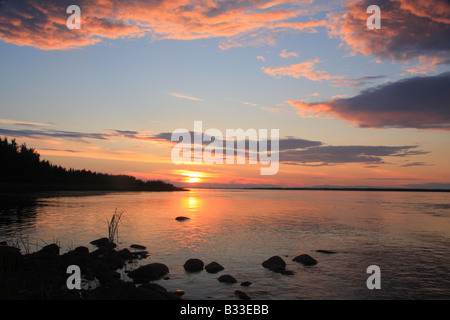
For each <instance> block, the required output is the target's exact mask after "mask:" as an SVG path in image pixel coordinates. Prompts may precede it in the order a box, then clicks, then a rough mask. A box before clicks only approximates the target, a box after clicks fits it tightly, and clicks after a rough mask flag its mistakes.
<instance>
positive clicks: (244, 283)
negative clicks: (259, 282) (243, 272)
mask: <svg viewBox="0 0 450 320" xmlns="http://www.w3.org/2000/svg"><path fill="white" fill-rule="evenodd" d="M251 284H252V283H251V282H250V281H244V282H241V286H243V287H248V286H250V285H251Z"/></svg>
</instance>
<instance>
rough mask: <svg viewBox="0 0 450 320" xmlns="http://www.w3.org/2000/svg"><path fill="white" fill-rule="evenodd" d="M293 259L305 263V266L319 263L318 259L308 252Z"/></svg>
mask: <svg viewBox="0 0 450 320" xmlns="http://www.w3.org/2000/svg"><path fill="white" fill-rule="evenodd" d="M292 261H295V262H300V263H303V264H304V265H305V266H313V265H315V264H317V260H316V259H314V258H313V257H311V256H310V255H307V254H301V255H299V256H297V257H295V258H294V259H292Z"/></svg>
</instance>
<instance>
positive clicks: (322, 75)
mask: <svg viewBox="0 0 450 320" xmlns="http://www.w3.org/2000/svg"><path fill="white" fill-rule="evenodd" d="M318 62H319V59H317V58H316V59H314V60H307V61H304V62H301V63H297V64H292V65H290V66H287V67H279V68H272V67H268V68H265V67H263V68H262V70H263V71H264V72H265V73H267V74H269V75H271V76H274V77H286V76H289V77H293V78H297V79H298V78H307V79H309V80H312V81H321V80H332V79H340V78H342V76H332V75H330V74H328V73H327V72H326V71H320V70H314V66H315V64H316V63H318Z"/></svg>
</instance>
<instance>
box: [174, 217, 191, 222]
mask: <svg viewBox="0 0 450 320" xmlns="http://www.w3.org/2000/svg"><path fill="white" fill-rule="evenodd" d="M189 219H190V218H188V217H176V218H175V220H177V221H184V220H189Z"/></svg>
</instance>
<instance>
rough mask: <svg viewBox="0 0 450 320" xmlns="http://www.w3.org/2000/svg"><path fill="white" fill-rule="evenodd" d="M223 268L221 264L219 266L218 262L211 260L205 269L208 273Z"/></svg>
mask: <svg viewBox="0 0 450 320" xmlns="http://www.w3.org/2000/svg"><path fill="white" fill-rule="evenodd" d="M224 269H225V268H224V267H223V266H221V265H220V264H219V263H217V262H215V261H213V262H211V263H209V264H208V265H207V266H206V267H205V270H206V271H207V272H208V273H217V272H219V271H222V270H224Z"/></svg>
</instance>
